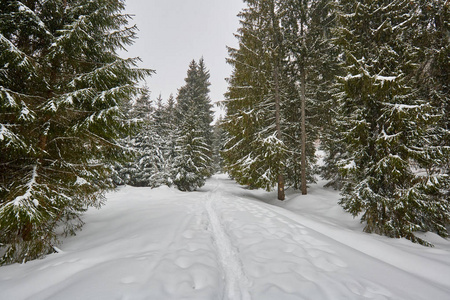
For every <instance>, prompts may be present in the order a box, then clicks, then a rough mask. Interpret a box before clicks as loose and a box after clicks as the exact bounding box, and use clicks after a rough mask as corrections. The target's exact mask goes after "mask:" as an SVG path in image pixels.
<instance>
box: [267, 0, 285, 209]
mask: <svg viewBox="0 0 450 300" xmlns="http://www.w3.org/2000/svg"><path fill="white" fill-rule="evenodd" d="M270 4H271V17H272V27H273V40H274V45H275V49H274V68H273V80H274V85H275V126H276V131H277V138H278V139H279V140H280V141H281V139H282V135H281V125H280V82H279V76H280V74H279V72H280V70H279V62H280V57H279V56H280V55H279V51H280V47H281V41H280V32H279V28H278V26H279V24H278V20H277V19H276V17H275V5H274V2H273V1H271V2H270ZM278 165H279V168H278V200H284V199H285V193H284V176H283V172H284V170H283V169H284V168H283V166H282V165H283V163H282V162H281V161H280V162H278Z"/></svg>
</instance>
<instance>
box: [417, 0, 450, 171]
mask: <svg viewBox="0 0 450 300" xmlns="http://www.w3.org/2000/svg"><path fill="white" fill-rule="evenodd" d="M416 2H417V3H418V5H419V9H420V14H419V17H418V22H417V26H416V27H417V35H415V36H414V38H415V39H414V45H415V46H416V47H418V48H419V49H420V50H421V51H420V54H421V57H420V58H421V59H420V61H421V63H420V67H419V69H418V72H417V80H418V85H419V89H420V93H421V95H422V96H423V97H424V98H425V99H429V101H430V103H431V105H432V106H433V107H434V108H435V109H436V111H437V113H438V114H439V115H440V118H439V121H438V122H437V124H436V125H437V126H436V128H435V133H436V136H437V139H434V141H433V144H434V145H435V146H436V147H439V149H441V150H442V151H443V153H442V154H444V155H440V162H439V163H438V165H439V170H440V171H443V172H444V173H446V174H448V175H449V176H450V59H449V57H450V21H449V20H450V7H449V3H448V1H447V2H446V1H442V0H438V1H431V0H420V1H416Z"/></svg>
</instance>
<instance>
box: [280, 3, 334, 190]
mask: <svg viewBox="0 0 450 300" xmlns="http://www.w3.org/2000/svg"><path fill="white" fill-rule="evenodd" d="M282 10H283V12H284V13H283V14H282V15H283V17H282V25H283V26H282V30H283V37H284V41H285V45H286V51H287V55H286V56H287V58H286V61H287V62H286V72H287V74H288V76H287V79H288V86H289V89H288V95H287V97H286V98H287V100H286V104H285V109H284V111H285V112H284V116H285V119H286V129H285V132H286V136H287V138H286V143H287V145H288V148H289V150H290V155H289V158H288V166H289V167H287V170H289V171H290V174H289V175H288V177H289V178H290V181H291V182H292V184H293V186H294V187H295V188H301V189H302V193H303V194H306V192H307V190H306V183H307V182H314V173H315V168H314V166H315V145H314V143H315V141H317V139H318V138H319V133H321V131H328V126H329V125H330V123H331V114H330V108H331V107H333V106H332V105H331V106H330V99H331V89H330V86H332V84H333V82H334V78H335V76H336V74H337V73H338V68H337V57H338V53H337V49H336V47H334V46H333V45H332V43H331V38H332V34H331V31H332V29H333V28H334V26H335V13H334V10H335V8H334V5H333V1H330V0H320V1H305V0H288V1H283V3H282ZM299 162H300V163H299Z"/></svg>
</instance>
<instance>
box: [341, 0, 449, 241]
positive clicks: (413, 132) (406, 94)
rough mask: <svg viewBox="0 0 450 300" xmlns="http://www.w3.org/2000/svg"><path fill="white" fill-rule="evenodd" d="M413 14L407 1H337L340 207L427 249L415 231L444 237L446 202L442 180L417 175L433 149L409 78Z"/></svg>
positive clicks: (422, 102)
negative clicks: (341, 63) (341, 68)
mask: <svg viewBox="0 0 450 300" xmlns="http://www.w3.org/2000/svg"><path fill="white" fill-rule="evenodd" d="M419 16H420V10H419V7H418V6H417V5H416V3H415V2H414V1H406V0H395V1H350V0H349V1H341V12H340V16H339V19H340V27H339V30H338V32H337V42H338V44H339V45H340V46H341V47H342V50H343V54H344V56H345V60H344V67H345V71H346V73H347V75H346V76H343V77H341V80H340V89H341V92H340V93H339V94H337V95H336V96H337V98H338V103H339V123H338V124H340V127H339V132H340V136H341V138H342V143H341V145H345V149H344V152H345V153H346V155H345V156H344V157H343V158H342V160H341V161H340V164H339V167H340V171H341V174H342V176H343V179H344V187H343V193H342V195H343V198H342V199H341V201H340V203H341V204H342V205H343V207H344V208H345V209H346V210H348V211H349V212H351V213H352V214H353V215H355V216H356V215H359V214H360V213H361V221H364V222H365V223H366V227H365V231H367V232H375V233H379V234H383V235H387V236H391V237H406V238H408V239H410V240H412V241H416V242H419V243H423V244H427V242H426V241H423V240H422V239H420V238H418V237H417V236H415V235H414V232H415V231H418V230H430V231H435V232H437V233H438V234H440V235H442V236H446V235H447V230H446V228H445V225H446V223H448V221H449V202H448V201H446V200H445V197H444V196H443V194H442V193H443V191H445V187H446V186H447V187H448V176H445V175H444V174H441V173H440V172H439V171H438V172H424V170H423V167H424V166H426V165H427V164H429V163H431V164H433V162H432V161H431V158H432V157H433V156H435V155H439V152H440V151H439V149H438V148H436V147H430V146H431V145H430V143H429V140H430V139H429V138H430V130H431V131H432V130H433V127H434V124H435V123H436V122H437V121H438V118H439V116H438V115H436V114H435V112H434V110H433V107H432V105H431V103H430V101H429V99H426V98H424V97H423V96H422V95H421V93H420V91H419V89H418V84H417V81H416V77H415V76H414V74H416V72H417V66H418V65H419V64H420V51H419V50H420V49H419V48H418V47H416V46H415V45H413V44H412V41H413V40H414V37H415V36H417V32H415V30H416V29H415V28H416V27H415V24H417V22H418V18H419ZM444 193H445V192H444Z"/></svg>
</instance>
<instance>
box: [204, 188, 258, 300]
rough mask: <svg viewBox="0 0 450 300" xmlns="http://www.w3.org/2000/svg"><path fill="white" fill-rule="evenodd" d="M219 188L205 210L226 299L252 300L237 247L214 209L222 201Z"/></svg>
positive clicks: (207, 202) (210, 197) (212, 195)
mask: <svg viewBox="0 0 450 300" xmlns="http://www.w3.org/2000/svg"><path fill="white" fill-rule="evenodd" d="M217 190H218V186H217V187H216V188H215V189H214V190H213V191H212V192H210V193H208V197H207V200H206V204H205V208H206V211H207V213H208V219H209V222H210V224H211V231H212V234H213V239H214V244H215V246H216V250H217V253H218V257H219V259H220V263H221V266H222V270H223V272H224V281H225V288H226V289H225V293H224V298H225V299H236V300H241V299H242V300H250V299H251V298H250V294H249V292H248V280H247V278H246V276H245V275H244V272H243V270H242V262H241V260H240V259H239V255H238V253H237V252H236V249H235V247H234V246H233V245H232V244H231V241H230V239H229V237H228V235H227V233H226V229H225V228H224V225H223V223H222V222H221V221H220V219H219V216H218V215H217V213H216V211H215V209H214V202H217V201H220V194H219V193H218V192H217Z"/></svg>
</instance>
